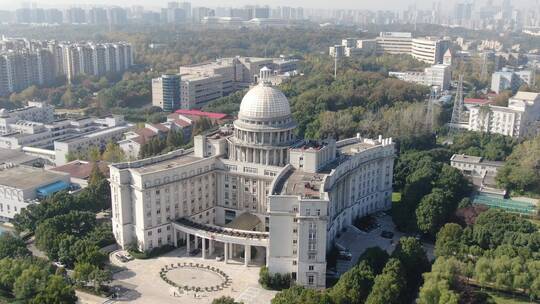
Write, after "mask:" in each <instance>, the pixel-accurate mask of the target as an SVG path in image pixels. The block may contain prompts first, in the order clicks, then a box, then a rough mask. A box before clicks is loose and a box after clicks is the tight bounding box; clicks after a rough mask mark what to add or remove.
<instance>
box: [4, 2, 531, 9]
mask: <svg viewBox="0 0 540 304" xmlns="http://www.w3.org/2000/svg"><path fill="white" fill-rule="evenodd" d="M181 1H183V0H181ZM187 1H189V0H187ZM435 1H436V0H334V1H329V0H192V1H189V2H191V4H192V6H212V7H214V6H242V5H246V4H259V5H266V4H267V5H270V6H278V5H287V6H302V7H310V8H329V7H330V6H331V7H333V8H354V9H389V10H400V9H404V8H407V7H408V6H409V5H411V4H417V6H418V7H425V8H427V7H431V4H432V3H433V2H435ZM454 1H456V0H454ZM454 1H452V0H451V1H448V0H444V1H441V2H442V3H444V4H448V3H449V2H454ZM461 1H466V0H461ZM468 1H471V2H475V3H478V4H479V5H483V4H484V3H485V2H486V0H468ZM501 1H502V0H494V1H493V2H494V3H495V4H497V3H499V2H501ZM28 2H32V3H36V4H37V5H38V6H40V7H51V6H62V7H66V6H75V5H77V6H82V5H93V4H94V5H120V6H131V5H144V6H146V7H148V8H159V7H163V6H165V5H166V3H167V2H169V1H167V0H33V1H28V0H0V9H6V8H7V9H15V8H18V7H20V6H21V5H22V3H28ZM512 3H513V4H514V5H516V6H521V7H524V6H529V5H534V4H535V3H538V0H513V1H512Z"/></svg>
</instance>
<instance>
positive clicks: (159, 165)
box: [110, 71, 394, 288]
mask: <svg viewBox="0 0 540 304" xmlns="http://www.w3.org/2000/svg"><path fill="white" fill-rule="evenodd" d="M263 72H264V71H263ZM263 72H262V73H261V76H260V78H261V83H260V84H259V85H257V86H255V87H253V88H252V89H251V90H250V91H249V92H248V93H247V94H246V95H245V96H244V98H243V100H242V103H241V105H240V111H239V114H238V119H237V120H236V121H235V122H234V126H228V127H222V128H221V129H220V130H219V131H215V132H213V133H211V134H206V135H199V136H196V137H195V139H194V148H193V149H190V150H177V151H173V152H170V153H168V154H165V155H160V156H156V157H152V158H148V159H143V160H139V161H133V162H129V163H120V164H114V165H111V166H110V182H111V193H112V225H113V233H114V236H115V238H116V240H117V242H118V244H119V245H120V246H121V247H123V248H126V247H128V246H131V245H135V246H136V247H137V248H139V249H140V250H150V249H152V248H156V247H159V246H163V245H165V244H172V245H175V246H177V245H181V244H182V245H183V244H185V246H186V250H187V251H188V252H189V251H190V250H191V248H194V247H193V246H195V247H199V246H200V247H201V248H202V258H203V259H205V258H209V257H211V256H212V255H213V254H219V255H223V256H224V262H225V263H227V262H228V261H229V259H231V258H238V257H240V256H242V257H243V260H244V263H245V265H249V264H250V263H252V261H251V252H252V247H254V250H255V251H256V252H257V255H258V256H261V255H262V256H266V259H264V261H265V263H266V265H267V266H268V268H269V271H270V272H271V273H290V274H291V275H292V277H293V278H294V279H295V280H296V282H297V283H298V284H300V285H304V286H309V287H316V288H321V287H324V286H325V280H326V278H325V274H326V253H327V252H328V251H329V250H330V248H331V247H332V244H333V242H334V239H335V238H336V236H337V235H338V234H339V233H340V231H342V230H343V229H344V228H345V227H347V226H348V225H351V224H352V223H353V221H354V219H356V218H357V217H360V216H364V215H367V214H371V213H374V212H377V211H380V210H387V209H389V208H390V207H391V195H392V172H393V163H394V144H393V143H392V139H391V138H388V139H385V138H382V137H379V138H378V139H366V138H362V137H361V136H360V135H358V136H356V137H354V138H349V139H346V140H341V141H338V142H336V141H335V140H331V139H329V140H326V141H321V142H313V141H306V140H298V139H296V138H295V136H294V129H295V128H296V123H295V121H294V120H293V118H292V115H291V111H290V107H289V102H288V100H287V98H286V97H285V96H284V95H283V93H282V92H280V91H279V90H277V89H276V88H274V87H272V85H270V84H269V82H268V80H267V79H268V78H267V77H268V75H266V74H264V73H263Z"/></svg>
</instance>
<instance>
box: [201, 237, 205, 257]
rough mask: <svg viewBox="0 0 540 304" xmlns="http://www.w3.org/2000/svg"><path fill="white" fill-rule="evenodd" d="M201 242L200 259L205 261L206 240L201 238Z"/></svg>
mask: <svg viewBox="0 0 540 304" xmlns="http://www.w3.org/2000/svg"><path fill="white" fill-rule="evenodd" d="M201 241H202V258H203V260H204V259H206V239H205V238H201Z"/></svg>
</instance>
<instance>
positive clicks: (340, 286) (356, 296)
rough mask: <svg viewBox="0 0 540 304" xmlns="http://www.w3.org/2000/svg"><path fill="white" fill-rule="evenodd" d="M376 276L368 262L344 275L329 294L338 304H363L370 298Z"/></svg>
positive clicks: (363, 262)
mask: <svg viewBox="0 0 540 304" xmlns="http://www.w3.org/2000/svg"><path fill="white" fill-rule="evenodd" d="M374 279H375V275H374V274H373V270H372V269H371V267H370V266H369V265H368V262H367V261H362V262H361V263H360V264H358V265H356V266H354V267H353V268H352V269H350V270H349V271H347V272H346V273H344V274H343V275H342V276H341V277H340V278H339V281H338V282H337V283H336V285H335V286H334V287H332V288H331V289H330V291H329V292H328V294H329V296H330V298H331V299H332V301H333V302H334V303H336V304H361V303H364V301H365V300H366V298H367V297H368V295H369V293H370V291H371V288H372V287H373V280H374Z"/></svg>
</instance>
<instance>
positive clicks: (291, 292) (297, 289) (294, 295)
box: [272, 285, 332, 304]
mask: <svg viewBox="0 0 540 304" xmlns="http://www.w3.org/2000/svg"><path fill="white" fill-rule="evenodd" d="M272 304H332V300H331V299H330V297H329V296H328V294H326V293H324V292H320V291H318V290H314V289H308V288H304V287H302V286H296V285H295V286H292V287H291V288H288V289H285V290H283V291H281V292H279V293H278V294H276V296H275V297H274V298H273V299H272Z"/></svg>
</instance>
